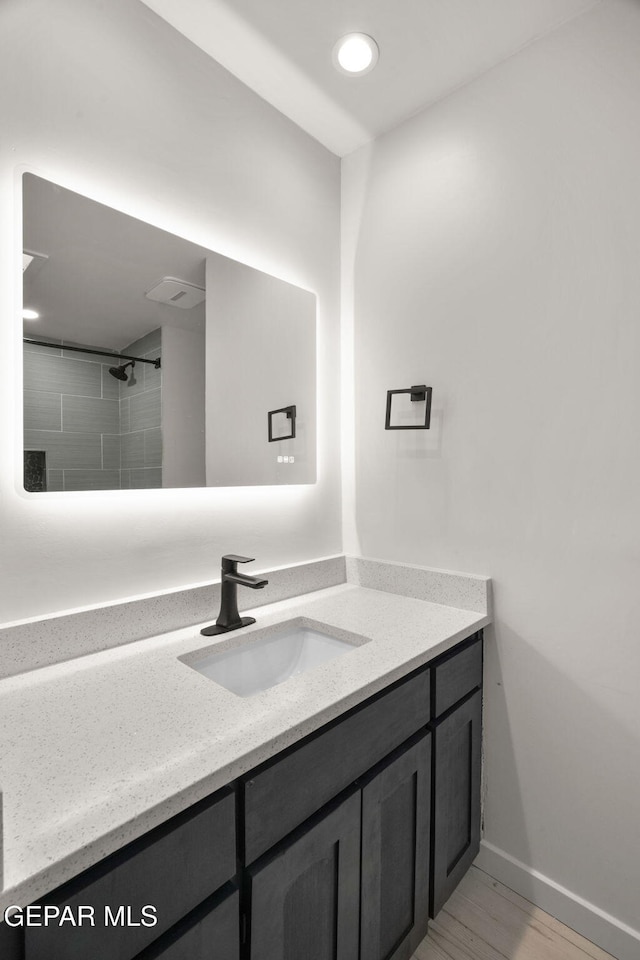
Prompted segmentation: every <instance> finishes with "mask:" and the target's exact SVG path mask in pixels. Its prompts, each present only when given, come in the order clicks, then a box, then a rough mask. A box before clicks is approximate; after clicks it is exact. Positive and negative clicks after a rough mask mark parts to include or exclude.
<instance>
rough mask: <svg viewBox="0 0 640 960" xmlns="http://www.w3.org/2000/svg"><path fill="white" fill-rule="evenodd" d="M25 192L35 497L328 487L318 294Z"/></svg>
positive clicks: (27, 399) (81, 207) (27, 188)
mask: <svg viewBox="0 0 640 960" xmlns="http://www.w3.org/2000/svg"><path fill="white" fill-rule="evenodd" d="M22 186H23V190H22V200H23V304H24V318H25V319H24V320H23V360H24V486H25V489H26V490H28V491H31V492H40V491H41V492H46V491H75V490H118V489H132V488H150V487H203V486H239V485H243V486H244V485H249V486H250V485H255V484H282V483H288V484H293V483H313V482H315V479H316V297H315V295H314V294H313V293H310V292H309V291H308V290H303V289H301V288H300V287H297V286H295V285H293V284H290V283H287V282H285V281H284V280H281V279H279V278H277V277H273V276H270V275H268V274H265V273H262V272H261V271H259V270H255V269H254V268H252V267H249V266H247V265H246V264H243V263H239V262H237V261H235V260H231V259H229V258H227V257H223V256H222V255H220V254H218V253H215V252H214V251H212V250H207V249H206V248H204V247H201V246H198V245H197V244H195V243H191V242H189V241H188V240H184V239H183V238H181V237H176V236H174V235H173V234H170V233H167V232H166V231H164V230H160V229H158V228H157V227H154V226H151V225H150V224H148V223H144V222H142V221H141V220H137V219H135V218H134V217H130V216H128V215H126V214H124V213H121V212H120V211H118V210H114V209H112V208H110V207H107V206H105V205H103V204H100V203H96V202H95V201H94V200H91V199H89V198H87V197H83V196H80V195H79V194H77V193H73V192H72V191H70V190H67V189H65V188H63V187H60V186H58V185H57V184H54V183H51V182H50V181H48V180H44V179H42V178H41V177H37V176H35V175H33V174H25V175H24V176H23V184H22ZM34 315H35V316H34ZM290 408H294V409H295V418H294V424H295V429H294V431H293V436H291V435H290V434H291V418H289V417H288V416H287V415H286V414H282V413H278V414H277V418H276V420H274V418H273V417H270V414H271V413H272V412H273V411H282V410H285V411H286V410H287V409H290ZM274 423H277V427H273V424H274ZM274 432H275V433H276V434H277V436H275V437H274V436H272V435H271V434H273V433H274Z"/></svg>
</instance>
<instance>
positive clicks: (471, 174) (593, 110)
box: [343, 0, 640, 958]
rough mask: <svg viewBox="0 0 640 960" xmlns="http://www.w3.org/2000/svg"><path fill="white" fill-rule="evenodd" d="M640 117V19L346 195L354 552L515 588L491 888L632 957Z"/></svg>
mask: <svg viewBox="0 0 640 960" xmlns="http://www.w3.org/2000/svg"><path fill="white" fill-rule="evenodd" d="M639 104H640V4H638V3H635V2H631V0H624V2H620V0H608V2H606V3H601V4H597V5H596V6H594V7H593V8H592V9H591V10H590V11H589V12H587V13H586V14H585V15H584V16H582V17H580V18H579V19H577V20H574V21H573V22H571V23H569V24H567V25H566V26H564V27H563V28H561V29H560V30H559V31H557V32H556V33H554V34H552V35H551V36H548V37H546V38H543V39H541V40H540V41H538V42H536V43H534V44H533V45H531V46H530V47H529V48H527V49H525V50H523V51H521V52H520V53H519V54H518V55H517V56H515V57H513V58H512V59H510V60H508V61H507V62H505V63H503V64H502V65H500V66H498V67H497V68H495V69H493V70H492V71H490V72H489V73H487V74H485V75H484V76H482V77H481V78H479V79H478V80H476V81H475V82H473V83H471V84H470V85H468V86H466V87H464V88H462V89H460V90H459V91H457V92H456V93H455V94H453V95H452V96H450V97H448V98H447V99H445V100H444V101H441V102H440V103H439V104H436V105H435V106H434V107H432V108H431V109H429V110H428V111H426V112H424V113H422V114H420V115H418V116H416V117H415V118H413V119H411V120H410V121H408V122H406V123H405V124H403V125H402V126H400V127H399V128H397V129H396V130H394V131H392V132H391V133H390V134H388V135H387V136H385V137H383V138H381V139H380V140H378V141H377V142H376V144H375V145H374V146H373V148H371V149H369V148H366V149H364V150H362V151H359V152H358V153H357V154H354V155H353V156H351V157H350V158H348V159H347V160H346V161H345V162H344V177H343V184H344V192H345V197H344V203H345V210H346V211H347V212H348V214H349V219H348V221H347V222H346V223H345V237H346V240H347V243H348V244H350V247H351V249H350V250H349V251H345V252H344V259H345V262H347V261H348V260H349V259H351V260H352V261H353V262H354V263H355V278H354V284H353V298H354V304H355V350H356V389H355V395H356V398H357V401H356V465H357V477H356V494H357V513H356V516H355V530H354V532H353V533H352V534H351V539H352V540H355V541H356V544H357V538H359V541H360V545H361V549H362V553H363V554H364V555H365V556H372V557H382V558H387V559H392V560H405V561H410V562H415V563H421V564H428V565H433V566H438V567H445V568H447V567H448V568H452V569H459V570H470V571H473V572H477V573H483V574H489V575H491V576H492V577H494V578H495V603H496V612H497V623H496V626H495V631H494V632H492V633H490V636H489V644H488V651H487V661H488V662H487V686H486V691H485V694H486V775H487V776H486V779H487V784H486V789H487V794H486V810H485V839H486V840H487V841H488V843H490V844H491V845H493V846H494V847H495V848H497V852H496V853H495V856H494V858H493V865H494V867H495V869H496V871H498V872H499V871H501V870H502V872H503V875H504V876H509V878H510V879H511V880H512V882H513V883H518V882H519V883H520V886H521V887H524V888H526V890H528V891H529V892H531V891H533V892H534V893H535V890H536V889H537V890H538V892H539V891H540V890H544V891H546V893H547V894H549V897H548V898H547V900H546V901H545V902H546V903H547V906H551V907H552V908H553V909H557V908H558V905H560V908H561V909H564V908H566V909H565V916H568V915H569V913H570V912H571V908H572V905H573V907H575V917H577V920H576V919H575V917H574V922H575V923H577V924H581V925H582V928H583V929H584V930H585V931H586V932H588V933H590V934H591V935H594V933H595V935H597V936H599V937H600V938H601V940H606V945H607V946H608V947H609V949H613V947H615V950H613V952H616V951H618V954H617V955H619V956H620V957H623V956H624V957H629V958H631V957H632V956H633V957H637V956H638V955H639V951H640V940H638V939H634V937H636V938H637V937H640V934H638V928H639V927H640V918H639V912H638V909H639V908H638V904H639V893H640V856H639V855H638V817H639V812H640V696H638V682H639V681H638V678H639V677H640V643H639V642H638V631H639V624H640V589H639V583H640V269H639V267H638V264H639V258H640V173H639V172H640V119H639V117H640V113H639V109H638V105H639ZM346 279H347V283H348V282H349V278H346ZM348 299H349V297H347V300H348ZM347 307H348V303H347ZM347 376H348V375H347ZM423 382H426V383H427V384H430V385H432V386H433V390H434V393H433V402H434V417H433V420H434V423H433V429H432V430H431V431H430V432H429V433H427V434H425V433H411V432H409V431H407V432H404V431H402V432H399V433H392V432H388V433H385V432H384V430H383V425H384V409H385V392H386V390H387V389H390V388H400V387H408V386H410V385H411V384H413V383H423ZM348 519H349V518H348ZM351 522H352V523H353V522H354V518H353V517H352V518H351ZM351 547H352V544H347V549H350V548H351ZM508 858H515V860H516V861H519V863H512V862H511V861H510V860H509V859H508ZM532 870H533V871H538V872H539V873H540V874H542V875H543V876H542V878H536V877H535V875H534V874H533V873H531V871H532ZM509 871H511V872H510V873H509ZM518 877H519V880H518ZM514 878H515V879H514ZM534 881H535V882H534ZM554 883H555V884H556V885H559V887H564V888H566V890H565V891H562V890H561V889H558V888H556V887H554V886H553V884H554ZM536 884H537V887H536ZM563 904H564V907H563ZM598 911H600V913H599V912H598ZM607 915H610V916H607ZM625 925H628V926H627V927H625ZM630 928H633V929H635V934H634V932H633V929H630Z"/></svg>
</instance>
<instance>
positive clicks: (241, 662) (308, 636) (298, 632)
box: [180, 623, 362, 697]
mask: <svg viewBox="0 0 640 960" xmlns="http://www.w3.org/2000/svg"><path fill="white" fill-rule="evenodd" d="M238 639H240V638H238ZM360 642H362V641H360ZM358 645H359V644H358V639H357V638H354V640H353V641H350V640H342V639H338V638H337V637H332V636H330V635H329V634H326V633H323V632H321V631H320V630H317V629H315V628H314V627H309V626H305V625H298V624H295V623H289V624H285V625H284V626H283V627H282V628H281V629H277V630H269V632H268V633H266V634H262V633H260V634H259V635H258V636H256V638H255V639H253V638H252V637H251V636H247V638H246V642H244V643H242V642H241V643H239V644H238V645H237V646H234V647H233V648H232V649H228V648H226V649H224V650H220V651H213V652H212V653H209V654H208V655H206V656H204V657H201V658H200V657H199V658H198V659H193V655H191V656H189V657H188V658H187V657H184V658H182V657H181V658H180V659H182V660H183V662H185V663H187V664H188V665H189V666H190V667H192V668H193V669H194V670H197V671H198V673H201V674H202V675H203V676H205V677H208V678H209V679H210V680H215V682H216V683H219V684H220V685H221V686H223V687H226V689H227V690H231V692H232V693H235V694H237V695H238V696H239V697H251V696H253V695H254V694H256V693H260V692H261V691H262V690H268V689H269V688H270V687H275V686H277V684H279V683H284V681H285V680H288V679H289V677H296V676H298V675H299V674H301V673H306V671H307V670H311V669H312V668H313V667H317V666H318V665H319V664H321V663H326V662H327V661H328V660H333V659H334V658H335V657H341V656H342V655H343V654H345V653H349V651H351V650H355V649H356V647H357V646H358Z"/></svg>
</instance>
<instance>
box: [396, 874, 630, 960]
mask: <svg viewBox="0 0 640 960" xmlns="http://www.w3.org/2000/svg"><path fill="white" fill-rule="evenodd" d="M412 960H614V958H613V957H611V955H610V954H608V953H605V952H604V950H601V949H600V947H596V946H595V945H594V944H593V943H591V941H589V940H585V939H584V937H581V936H580V935H579V934H578V933H575V931H573V930H571V929H570V928H569V927H565V925H564V924H563V923H560V921H559V920H556V919H555V918H554V917H551V916H550V915H549V914H548V913H545V912H544V910H540V909H539V908H538V907H535V906H534V905H533V904H532V903H529V901H528V900H524V899H523V898H522V897H520V896H519V895H518V894H517V893H514V892H513V890H510V889H509V888H508V887H505V886H503V885H502V884H501V883H498V881H497V880H494V879H493V877H490V876H489V875H488V874H486V873H483V872H482V870H478V869H477V868H476V867H472V868H471V870H470V871H469V872H468V873H467V875H466V876H465V877H464V878H463V880H462V881H461V883H460V884H459V886H458V888H457V890H456V891H455V892H454V893H453V895H452V896H451V898H450V899H449V900H448V901H447V903H446V904H445V905H444V907H443V908H442V910H441V911H440V913H439V914H438V916H437V918H436V919H435V920H431V921H430V923H429V933H428V934H427V936H426V937H425V939H424V940H423V941H422V943H421V944H420V946H419V947H418V949H417V950H416V952H415V953H414V955H413V957H412Z"/></svg>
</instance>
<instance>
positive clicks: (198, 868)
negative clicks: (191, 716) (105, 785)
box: [25, 789, 236, 960]
mask: <svg viewBox="0 0 640 960" xmlns="http://www.w3.org/2000/svg"><path fill="white" fill-rule="evenodd" d="M235 872H236V842H235V794H234V793H233V791H232V790H230V789H226V790H224V791H221V792H220V793H217V794H215V795H214V796H213V797H208V798H207V799H206V800H202V801H201V802H200V803H197V804H195V805H194V806H193V807H191V808H190V809H189V810H188V811H185V813H182V814H179V815H178V816H177V817H174V818H173V819H172V820H170V821H169V822H168V823H166V824H163V825H162V826H161V827H158V828H156V829H155V830H152V831H151V833H148V834H147V835H146V836H144V837H142V838H141V839H140V840H136V841H134V842H133V843H131V844H129V845H128V846H127V847H125V848H124V849H123V850H119V851H118V852H117V853H115V854H113V855H112V856H110V857H107V859H106V860H103V861H102V862H101V863H99V864H98V865H97V866H96V867H92V868H91V869H90V870H87V871H86V872H85V873H83V874H81V875H80V876H79V877H77V878H76V879H75V880H72V881H71V882H70V883H68V884H65V885H64V886H63V887H60V888H58V890H55V891H54V892H53V893H52V894H49V895H48V896H46V897H43V898H42V900H41V901H39V903H40V904H54V905H57V906H60V907H62V906H65V905H67V904H68V905H69V906H70V907H71V908H72V910H73V912H74V915H75V916H77V915H78V907H79V906H81V905H82V906H90V907H92V908H93V909H94V917H95V926H87V925H86V923H85V924H83V925H82V926H73V925H71V924H70V923H66V924H64V925H63V926H61V927H57V926H55V927H54V926H47V927H27V928H26V930H25V960H87V958H88V957H90V958H91V960H114V958H116V957H117V958H118V960H132V958H133V957H135V956H136V954H138V953H139V952H140V951H141V950H143V949H144V948H145V947H147V946H148V945H149V944H150V943H152V942H153V941H154V940H156V939H157V938H158V937H159V936H160V935H161V934H162V933H164V932H165V931H166V930H168V929H169V927H172V926H173V925H174V924H175V923H176V922H177V921H178V920H180V919H181V918H182V917H184V916H186V914H187V913H189V912H190V911H191V910H193V909H194V907H196V906H197V905H198V904H199V903H201V902H202V901H203V900H205V899H206V898H207V897H209V896H211V894H212V893H214V892H215V890H217V889H218V887H221V886H222V884H223V883H225V882H226V881H227V880H229V879H230V878H231V877H232V876H233V875H234V874H235ZM147 904H149V905H151V906H153V907H155V908H156V916H157V918H158V922H157V924H156V925H155V926H143V925H140V926H133V925H131V926H129V925H119V924H118V925H115V926H114V925H111V922H109V925H107V923H105V915H106V907H109V909H110V911H111V915H112V916H115V917H116V919H118V908H119V907H123V908H124V909H123V914H124V917H123V919H124V918H125V917H126V913H127V908H129V909H130V917H131V920H132V921H134V922H137V923H141V918H142V914H141V910H142V907H143V906H145V905H147ZM120 916H122V914H121V915H120Z"/></svg>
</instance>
